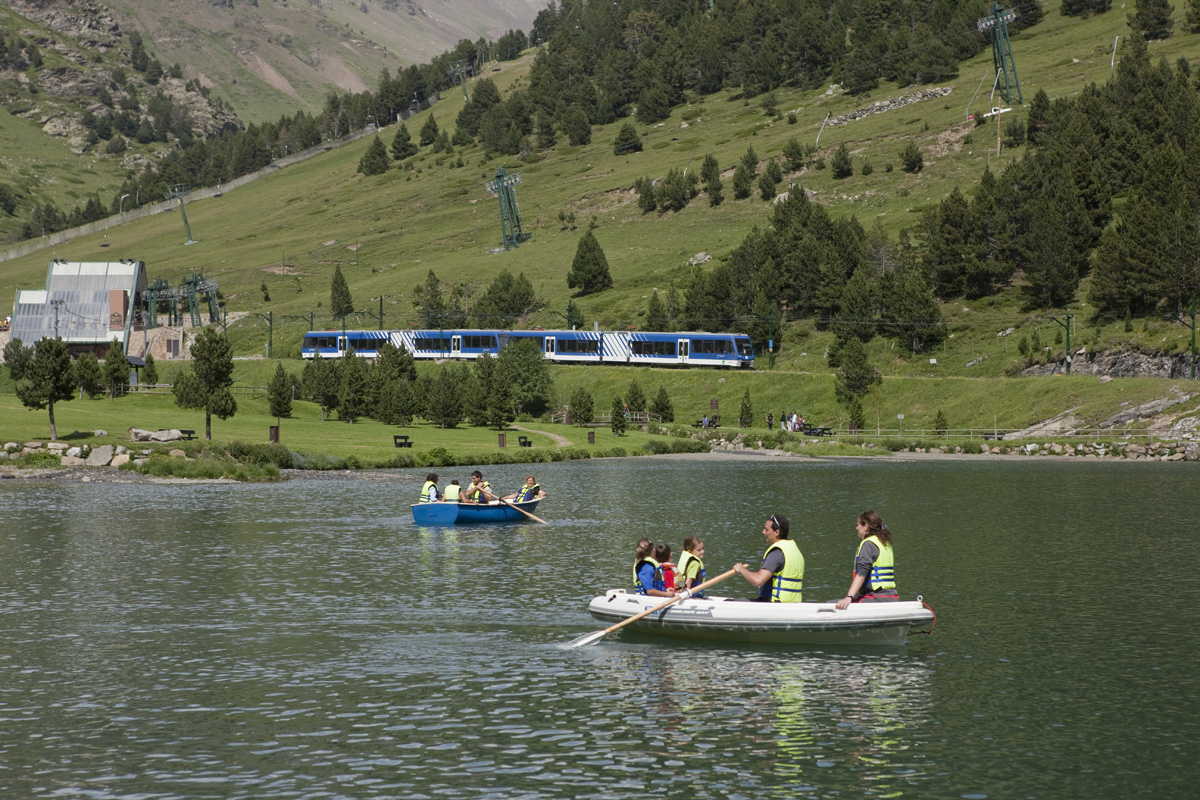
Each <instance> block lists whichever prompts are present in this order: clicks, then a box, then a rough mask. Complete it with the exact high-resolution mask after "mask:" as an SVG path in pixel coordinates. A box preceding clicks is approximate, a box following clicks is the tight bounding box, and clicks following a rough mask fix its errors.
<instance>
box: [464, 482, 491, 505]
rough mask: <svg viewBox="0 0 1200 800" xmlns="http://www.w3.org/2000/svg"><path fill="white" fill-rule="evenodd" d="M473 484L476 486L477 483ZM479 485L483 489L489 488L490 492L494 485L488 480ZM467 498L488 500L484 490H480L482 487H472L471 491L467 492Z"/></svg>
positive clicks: (474, 500)
mask: <svg viewBox="0 0 1200 800" xmlns="http://www.w3.org/2000/svg"><path fill="white" fill-rule="evenodd" d="M471 485H472V486H474V485H475V484H471ZM479 486H480V488H482V489H487V490H488V493H489V494H490V493H491V489H492V485H491V484H490V483H488V482H487V481H484V482H483V483H481V484H479ZM467 499H468V500H471V501H473V502H479V501H481V500H482V501H484V502H487V498H486V497H484V496H483V492H482V491H480V489H471V491H469V492H467Z"/></svg>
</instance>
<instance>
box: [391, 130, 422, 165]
mask: <svg viewBox="0 0 1200 800" xmlns="http://www.w3.org/2000/svg"><path fill="white" fill-rule="evenodd" d="M416 154H417V146H416V145H415V144H413V140H412V134H410V133H409V132H408V126H407V125H405V124H404V123H403V122H401V123H400V130H398V131H396V136H395V138H393V139H392V158H394V159H396V160H397V161H403V160H404V159H406V158H408V157H409V156H415V155H416Z"/></svg>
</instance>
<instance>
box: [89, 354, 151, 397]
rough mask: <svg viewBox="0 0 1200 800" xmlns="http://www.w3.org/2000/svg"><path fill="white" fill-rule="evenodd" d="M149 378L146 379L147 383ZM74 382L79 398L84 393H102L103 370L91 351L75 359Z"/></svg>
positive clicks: (97, 395) (91, 394) (96, 394)
mask: <svg viewBox="0 0 1200 800" xmlns="http://www.w3.org/2000/svg"><path fill="white" fill-rule="evenodd" d="M148 382H149V379H147V383H148ZM75 383H76V384H77V385H78V386H79V399H80V400H82V399H83V396H84V395H85V394H86V395H87V396H88V397H99V396H100V395H102V394H104V372H103V370H102V369H101V368H100V362H99V361H97V360H96V356H94V355H93V354H91V353H84V354H83V355H81V356H80V357H79V358H77V359H75Z"/></svg>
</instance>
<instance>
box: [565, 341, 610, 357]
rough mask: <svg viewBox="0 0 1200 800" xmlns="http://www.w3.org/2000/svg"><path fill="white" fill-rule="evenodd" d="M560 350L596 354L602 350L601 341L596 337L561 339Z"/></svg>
mask: <svg viewBox="0 0 1200 800" xmlns="http://www.w3.org/2000/svg"><path fill="white" fill-rule="evenodd" d="M558 352H560V353H583V354H595V353H599V352H600V342H598V341H596V340H595V339H559V340H558Z"/></svg>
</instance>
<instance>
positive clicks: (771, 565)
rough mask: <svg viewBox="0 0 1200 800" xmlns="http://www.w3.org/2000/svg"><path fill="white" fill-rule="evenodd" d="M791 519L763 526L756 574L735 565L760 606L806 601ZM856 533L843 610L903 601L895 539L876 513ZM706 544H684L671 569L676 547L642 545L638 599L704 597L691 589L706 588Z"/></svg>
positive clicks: (861, 518)
mask: <svg viewBox="0 0 1200 800" xmlns="http://www.w3.org/2000/svg"><path fill="white" fill-rule="evenodd" d="M789 528H790V526H789V523H788V518H787V517H785V516H783V515H782V514H772V515H771V516H770V517H769V518H768V519H767V521H766V522H765V523H764V524H763V530H762V533H763V538H764V539H766V542H767V550H766V552H765V553H763V557H762V564H761V565H760V566H759V568H758V569H757V570H752V569H750V567H748V566H747V565H746V564H743V563H738V564H734V565H733V571H734V572H736V573H737V574H738V575H741V576H742V577H743V578H745V579H746V580H747V581H748V582H749V583H750V584H751V585H753V586H755V587H757V588H758V597H757V598H755V600H756V601H758V602H764V603H799V602H801V601H802V600H803V599H804V555H803V554H802V553H801V552H800V548H799V547H798V546H797V545H796V542H795V541H793V540H792V539H791V538H790V537H789ZM855 532H856V533H857V535H858V538H859V544H858V550H857V551H856V552H855V555H854V572H853V577H852V578H851V580H850V589H849V591H848V592H847V593H846V595H845V596H844V597H842V598H841V599H839V600H838V601H836V606H837V608H838V609H842V610H844V609H846V608H847V607H849V605H850V604H851V603H868V602H887V601H894V600H899V599H900V596H899V593H898V592H897V589H896V562H895V554H894V553H893V550H892V533H891V531H889V530H888V527H887V525H885V524H884V522H883V518H882V517H881V516H879V514H878V513H877V512H875V511H864V512H863V513H861V514H859V515H858V520H857V525H856V526H855ZM703 558H704V542H703V540H701V539H699V538H698V537H695V536H689V537H687V538H686V539H684V540H683V555H682V556H681V557H680V559H679V565H678V567H676V565H675V564H672V563H671V547H670V545H667V544H665V543H662V544H658V545H655V544H654V543H653V542H651V541H650V540H649V539H642V540H641V541H640V542H638V544H637V550H636V551H635V553H634V562H633V577H634V585H635V586H636V587H637V592H638V594H644V595H650V596H652V597H675V596H676V595H677V594H679V593H681V592H685V591H686V592H688V593H689V595H691V596H695V597H703V596H704V593H703V591H701V592H700V593H697V594H692V589H693V588H694V587H696V586H699V585H700V584H702V583H704V576H705V570H704V561H703Z"/></svg>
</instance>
